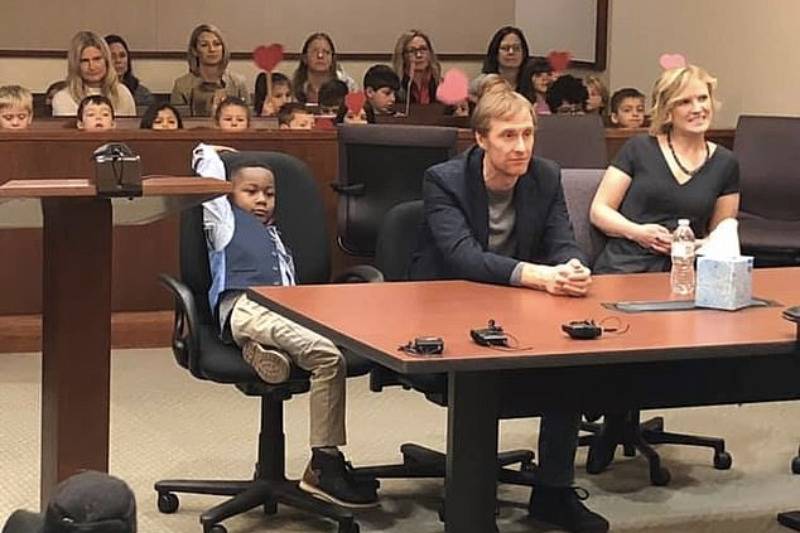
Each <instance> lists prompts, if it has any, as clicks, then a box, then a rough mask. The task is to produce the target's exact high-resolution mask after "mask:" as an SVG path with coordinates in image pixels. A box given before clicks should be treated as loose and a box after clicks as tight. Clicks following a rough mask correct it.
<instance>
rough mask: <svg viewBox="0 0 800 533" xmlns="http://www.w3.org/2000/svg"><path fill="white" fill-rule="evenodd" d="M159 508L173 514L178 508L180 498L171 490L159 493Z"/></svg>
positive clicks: (163, 511)
mask: <svg viewBox="0 0 800 533" xmlns="http://www.w3.org/2000/svg"><path fill="white" fill-rule="evenodd" d="M157 505H158V510H159V511H160V512H162V513H164V514H172V513H174V512H175V511H177V510H178V506H179V505H180V500H178V497H177V496H176V495H174V494H173V493H171V492H164V493H161V494H159V495H158V503H157Z"/></svg>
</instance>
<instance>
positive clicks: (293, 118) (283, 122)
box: [278, 102, 314, 130]
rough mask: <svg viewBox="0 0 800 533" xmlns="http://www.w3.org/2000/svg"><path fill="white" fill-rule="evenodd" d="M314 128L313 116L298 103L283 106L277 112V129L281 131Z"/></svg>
mask: <svg viewBox="0 0 800 533" xmlns="http://www.w3.org/2000/svg"><path fill="white" fill-rule="evenodd" d="M313 127H314V115H312V114H311V111H309V110H308V109H306V106H305V105H303V104H301V103H300V102H289V103H288V104H283V106H282V107H281V108H280V110H279V111H278V128H279V129H282V130H310V129H312V128H313Z"/></svg>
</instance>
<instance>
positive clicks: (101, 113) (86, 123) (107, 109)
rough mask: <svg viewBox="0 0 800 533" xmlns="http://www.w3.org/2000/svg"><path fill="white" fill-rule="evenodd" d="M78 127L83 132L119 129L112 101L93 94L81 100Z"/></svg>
mask: <svg viewBox="0 0 800 533" xmlns="http://www.w3.org/2000/svg"><path fill="white" fill-rule="evenodd" d="M76 125H77V127H78V129H79V130H82V131H109V130H113V129H114V128H116V127H117V123H116V117H115V115H114V107H113V106H112V105H111V100H109V99H108V98H106V97H105V96H102V95H100V94H93V95H91V96H87V97H86V98H84V99H83V100H81V104H80V105H79V106H78V117H77V122H76Z"/></svg>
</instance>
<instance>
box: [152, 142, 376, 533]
mask: <svg viewBox="0 0 800 533" xmlns="http://www.w3.org/2000/svg"><path fill="white" fill-rule="evenodd" d="M239 157H246V158H252V157H259V158H261V159H262V160H263V161H264V162H266V163H268V164H269V165H270V166H271V167H272V168H273V169H274V170H275V178H276V190H277V202H276V220H277V224H278V226H279V228H280V230H281V233H282V236H283V238H284V240H285V242H286V245H287V246H288V247H289V248H290V249H291V250H292V253H293V255H294V258H295V265H296V271H297V280H298V282H299V283H325V282H328V281H329V279H330V249H329V244H328V238H327V231H326V229H325V214H324V209H323V205H322V199H321V196H320V194H319V190H318V189H317V185H316V183H315V180H314V178H313V176H312V175H311V173H310V171H309V169H308V167H306V165H305V164H303V163H302V162H300V161H299V160H297V159H295V158H294V157H291V156H288V155H285V154H280V153H274V152H239V153H225V154H224V155H223V160H224V161H225V162H226V165H230V163H232V162H233V161H234V160H235V159H236V158H239ZM180 231H181V239H180V269H181V281H177V280H175V279H173V278H171V277H169V276H166V275H163V276H162V278H161V279H162V282H163V283H164V285H166V286H167V287H168V288H169V289H170V290H171V291H172V293H173V294H174V296H175V328H174V332H173V339H172V348H173V353H174V355H175V359H176V360H177V362H178V364H179V365H180V366H182V367H184V368H186V369H187V370H188V371H189V372H190V373H191V374H192V375H193V376H194V377H196V378H198V379H202V380H208V381H213V382H216V383H229V384H232V385H235V386H236V388H238V389H239V390H240V391H241V392H242V393H244V394H246V395H248V396H257V397H260V398H261V431H260V434H259V439H258V462H257V463H256V467H255V474H254V476H253V479H248V480H243V481H216V480H200V481H198V480H164V481H159V482H157V483H156V484H155V490H156V491H157V492H158V509H159V510H160V511H161V512H163V513H173V512H175V511H176V510H177V509H178V504H179V502H178V497H177V496H176V495H175V493H191V494H214V495H220V496H231V498H230V499H228V500H226V501H224V502H223V503H221V504H219V505H217V506H215V507H213V508H211V509H209V510H207V511H206V512H204V513H203V514H202V515H201V516H200V522H201V524H202V525H203V532H204V533H225V531H226V530H225V528H224V526H222V525H221V524H220V523H219V522H221V521H222V520H225V519H226V518H229V517H231V516H234V515H237V514H240V513H244V512H246V511H248V510H250V509H253V508H256V507H259V506H262V507H263V510H264V513H265V514H267V515H270V514H275V513H276V512H277V507H278V503H281V504H285V505H289V506H292V507H296V508H299V509H303V510H305V511H308V512H311V513H314V514H318V515H321V516H325V517H327V518H331V519H333V520H335V521H337V522H338V523H339V533H357V532H358V531H359V527H358V524H357V523H356V522H355V521H354V519H353V515H352V513H351V512H350V511H348V510H345V509H343V508H341V507H339V506H336V505H333V504H330V503H327V502H324V501H322V500H319V499H317V498H315V497H314V496H312V495H311V494H308V493H306V492H304V491H302V490H300V489H299V488H298V483H297V481H295V480H288V479H286V476H285V437H284V434H283V402H284V401H285V400H288V399H289V398H291V397H292V395H294V394H300V393H303V392H306V391H308V389H309V381H308V373H307V372H305V371H303V370H300V369H298V368H293V369H292V373H291V375H290V378H289V380H288V381H287V382H285V383H281V384H279V385H269V384H267V383H265V382H263V381H261V380H260V379H259V378H258V376H257V375H256V373H255V372H254V371H253V369H252V368H251V367H250V366H249V365H247V364H246V363H245V362H244V361H243V359H242V357H241V353H240V351H239V349H238V348H237V347H236V346H233V345H229V344H225V343H223V342H221V341H220V339H219V337H218V334H217V331H218V327H217V325H216V324H215V319H214V316H213V313H212V312H211V309H210V308H209V304H208V296H207V295H208V288H209V286H210V282H211V279H210V272H209V267H208V253H207V250H206V241H205V233H204V231H203V208H202V206H198V207H195V208H192V209H190V210H188V211H186V212H184V213H183V214H182V217H181V230H180ZM345 357H346V358H347V374H348V376H354V375H363V374H366V373H367V372H369V370H370V368H371V366H372V365H371V364H369V363H367V362H366V361H364V360H362V359H360V358H357V357H355V356H353V355H352V354H348V353H345ZM209 423H212V424H213V422H209ZM304 452H305V451H304Z"/></svg>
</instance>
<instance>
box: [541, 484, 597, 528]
mask: <svg viewBox="0 0 800 533" xmlns="http://www.w3.org/2000/svg"><path fill="white" fill-rule="evenodd" d="M588 497H589V493H588V492H587V491H586V490H585V489H582V488H580V487H547V486H541V485H539V486H536V487H534V488H533V492H532V493H531V500H530V504H529V505H528V512H529V513H530V516H531V518H534V519H536V520H540V521H542V522H547V523H549V524H553V525H555V526H558V527H560V528H562V529H565V530H567V531H570V532H572V533H605V532H606V531H608V528H609V524H608V520H606V519H605V518H603V517H602V516H600V515H599V514H597V513H595V512H593V511H591V510H589V509H588V508H587V507H586V506H585V505H583V503H582V502H583V500H585V499H586V498H588Z"/></svg>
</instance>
